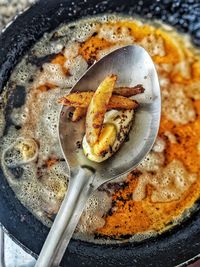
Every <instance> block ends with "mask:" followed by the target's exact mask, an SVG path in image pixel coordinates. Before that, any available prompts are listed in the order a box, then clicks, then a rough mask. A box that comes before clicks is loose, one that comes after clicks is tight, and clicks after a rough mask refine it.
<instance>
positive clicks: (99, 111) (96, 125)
mask: <svg viewBox="0 0 200 267" xmlns="http://www.w3.org/2000/svg"><path fill="white" fill-rule="evenodd" d="M116 80H117V76H116V75H110V76H107V77H106V78H105V79H104V80H103V81H102V82H101V83H100V85H99V87H98V88H97V90H96V91H95V93H94V95H93V97H92V100H91V102H90V104H89V107H88V109H87V114H86V139H87V142H88V144H90V145H91V146H93V145H94V144H95V143H96V142H97V141H98V138H99V136H100V133H101V129H102V126H103V120H104V116H105V113H106V110H107V106H108V103H109V101H110V98H111V96H112V92H113V89H114V86H115V82H116Z"/></svg>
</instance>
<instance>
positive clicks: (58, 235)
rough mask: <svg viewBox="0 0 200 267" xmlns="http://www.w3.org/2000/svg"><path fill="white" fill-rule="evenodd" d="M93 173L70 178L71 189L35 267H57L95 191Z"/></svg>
mask: <svg viewBox="0 0 200 267" xmlns="http://www.w3.org/2000/svg"><path fill="white" fill-rule="evenodd" d="M93 178H94V176H93V173H92V172H91V171H90V170H88V169H87V168H81V167H80V169H79V171H78V173H77V174H76V175H74V177H71V178H70V182H69V188H68V191H67V194H66V195H65V198H64V200H63V202H62V205H61V207H60V210H59V212H58V214H57V216H56V219H55V221H54V223H53V225H52V227H51V230H50V232H49V234H48V236H47V239H46V241H45V243H44V245H43V247H42V250H41V252H40V255H39V257H38V259H37V262H36V265H35V267H57V266H59V263H60V261H61V259H62V257H63V255H64V252H65V250H66V248H67V246H68V244H69V241H70V239H71V237H72V235H73V232H74V230H75V228H76V226H77V224H78V222H79V219H80V217H81V214H82V212H83V209H84V207H85V204H86V201H87V199H88V198H89V196H90V195H91V193H92V192H93V191H94V189H93V185H92V182H93Z"/></svg>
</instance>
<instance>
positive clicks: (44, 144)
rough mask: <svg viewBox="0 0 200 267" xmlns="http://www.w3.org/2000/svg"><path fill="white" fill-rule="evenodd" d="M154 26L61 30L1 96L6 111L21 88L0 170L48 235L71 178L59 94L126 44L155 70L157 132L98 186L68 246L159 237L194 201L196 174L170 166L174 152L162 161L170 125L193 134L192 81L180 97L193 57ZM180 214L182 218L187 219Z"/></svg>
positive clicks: (105, 23)
mask: <svg viewBox="0 0 200 267" xmlns="http://www.w3.org/2000/svg"><path fill="white" fill-rule="evenodd" d="M156 25H157V26H154V25H153V24H152V23H151V24H150V23H149V22H145V21H143V20H142V19H137V20H133V19H132V18H130V17H129V18H128V17H124V16H115V15H104V16H101V17H93V18H88V19H85V20H80V21H77V22H75V23H71V24H67V25H61V26H60V27H59V28H57V29H56V30H55V31H54V32H52V33H48V34H45V35H44V36H43V37H42V38H41V40H40V41H38V42H37V43H36V44H35V45H34V46H33V47H32V49H31V50H30V51H29V52H28V54H27V55H26V56H25V57H24V58H23V59H22V60H21V62H20V63H19V64H18V65H17V66H16V68H15V70H14V71H13V73H12V75H11V77H10V80H9V81H8V83H7V85H6V87H5V90H4V93H3V94H2V96H1V99H2V104H3V105H2V106H3V109H5V110H6V108H7V107H8V106H9V105H11V104H10V102H9V99H10V98H11V97H12V94H13V93H14V92H15V90H16V86H21V88H24V90H25V92H26V96H25V101H24V103H22V104H21V105H15V103H14V104H12V106H11V109H10V111H9V112H8V113H7V114H5V113H4V112H3V109H2V112H1V115H0V135H1V137H2V138H1V141H0V156H1V167H2V169H3V172H4V174H5V177H6V178H7V180H8V183H9V185H10V187H11V188H12V189H13V191H14V192H15V194H16V196H17V197H18V199H19V200H20V201H21V202H22V204H23V205H24V206H25V207H26V208H28V209H29V210H30V211H31V212H32V213H33V214H34V215H35V216H36V217H37V218H38V219H39V220H40V221H42V222H43V224H45V225H47V226H48V227H50V226H51V224H52V221H53V218H54V216H55V215H56V213H57V212H58V209H59V207H60V204H61V202H62V200H63V198H64V195H65V193H66V190H67V184H68V179H69V169H68V166H67V164H66V162H65V161H64V158H63V155H62V152H61V149H60V146H59V142H58V132H57V128H58V117H59V112H60V106H59V104H58V103H57V99H58V98H59V97H60V96H63V95H65V94H66V93H67V92H68V91H69V89H70V88H71V87H72V86H73V85H74V84H75V83H76V82H77V80H78V79H79V78H80V77H81V75H82V74H83V73H84V72H85V71H86V70H87V68H88V67H89V66H90V65H91V64H93V63H94V62H95V61H96V60H99V59H100V58H101V57H103V56H104V55H106V54H107V53H109V52H111V51H113V50H115V49H116V48H119V47H122V46H124V45H128V44H138V45H141V46H143V47H144V48H145V49H146V50H147V51H148V52H149V53H150V55H151V56H152V58H153V60H154V62H155V64H156V68H157V71H158V73H159V77H160V84H161V90H162V101H163V106H162V120H161V128H162V129H161V131H160V133H159V136H158V138H157V141H156V143H155V145H154V148H153V149H152V151H151V152H150V153H149V155H148V156H147V157H146V158H145V159H144V161H143V162H142V163H141V164H140V165H139V166H138V168H137V170H136V172H134V173H133V174H130V175H129V176H128V178H127V177H121V178H120V179H118V181H114V182H113V183H108V184H105V185H103V186H102V187H101V188H100V189H99V190H97V191H96V192H95V193H94V194H93V195H92V196H91V198H90V199H89V200H88V202H87V204H86V208H85V210H84V212H83V215H82V217H81V220H80V222H79V225H78V226H77V229H76V232H75V234H74V237H75V238H79V239H82V240H86V241H90V242H98V243H106V242H112V243H113V242H114V243H115V242H121V239H120V238H121V236H123V235H129V236H131V237H130V238H129V240H130V241H140V240H143V239H145V238H148V237H150V236H152V235H155V234H156V233H157V232H159V231H162V230H163V229H165V228H166V227H165V226H166V225H167V224H168V223H169V222H173V223H174V224H176V223H177V222H179V221H180V220H181V218H182V217H181V214H183V212H185V210H189V209H192V207H194V205H193V204H194V202H195V201H196V200H197V199H198V198H199V192H200V185H199V183H198V181H199V179H200V178H199V176H198V170H199V169H200V167H198V166H196V169H195V168H192V167H191V168H190V166H189V165H188V164H187V162H184V160H182V158H184V157H182V158H181V156H177V158H176V155H175V153H174V154H173V155H175V158H173V157H174V156H172V155H171V154H170V153H171V152H170V153H168V154H169V155H168V154H167V151H171V150H172V147H173V146H175V145H178V144H179V142H180V138H181V134H180V135H179V136H177V135H176V133H174V132H173V127H172V126H171V125H172V124H173V125H175V126H176V125H182V126H183V127H184V126H185V125H187V126H188V124H189V125H194V126H195V127H196V128H195V130H194V132H195V133H196V136H197V137H198V129H199V128H198V127H199V126H198V124H197V123H196V121H197V108H196V107H195V106H194V99H195V101H199V100H200V89H199V88H200V86H199V87H198V85H199V84H200V81H199V80H198V79H196V80H197V81H195V82H196V85H195V84H194V83H192V84H191V85H190V89H187V88H188V86H189V85H188V84H189V80H191V79H192V75H193V74H192V73H191V71H190V67H191V66H192V64H193V63H194V62H200V57H199V52H198V51H197V50H195V49H194V48H193V47H192V45H191V43H190V41H189V40H188V37H187V36H181V35H179V34H178V33H176V32H175V31H174V30H173V29H172V28H171V27H168V26H166V25H163V24H160V23H158V22H157V23H156ZM170 38H171V39H170ZM183 40H184V41H183ZM183 43H184V45H183ZM185 47H187V49H185ZM188 48H189V49H191V50H190V53H189V51H188ZM186 51H187V53H186ZM173 55H174V56H173ZM175 60H177V62H176V63H177V65H176V68H174V64H175ZM193 72H194V71H193ZM182 73H184V75H185V77H187V79H188V80H187V82H186V81H185V80H184V79H183V77H182V76H181V75H182ZM172 79H174V80H173V81H172ZM180 79H183V81H182V80H180ZM174 88H175V89H174ZM192 90H193V91H192ZM8 92H9V93H8ZM188 92H189V93H188ZM191 92H193V93H191ZM193 97H194V98H193ZM138 100H139V99H138ZM199 110H200V109H199ZM186 111H187V112H186ZM167 123H168V124H169V125H168V124H167ZM165 124H166V125H167V126H166V125H165ZM188 127H189V126H188ZM191 127H192V126H191ZM181 129H182V128H181ZM180 131H182V130H180ZM183 136H184V134H183ZM197 139H198V138H197ZM195 140H196V139H195ZM198 142H199V143H200V140H198ZM192 149H194V148H192ZM184 153H187V152H183V154H184ZM195 155H196V154H195ZM170 157H171V158H170ZM197 157H198V156H197ZM199 159H200V158H199ZM199 162H200V161H199ZM198 168H199V169H198ZM136 173H137V175H136ZM195 183H196V185H197V186H196V189H195V191H194V190H193V197H190V198H189V197H188V200H187V201H185V202H184V204H183V205H181V204H180V209H177V210H176V211H175V212H174V213H173V212H171V211H170V212H169V209H170V207H171V206H170V205H172V206H173V205H174V203H176V204H177V203H178V201H180V202H181V199H182V198H185V199H186V195H187V193H188V192H189V190H190V189H191V187H192V186H194V185H195ZM198 189H199V191H198ZM177 205H178V204H177ZM159 209H160V211H159V212H158V210H159ZM167 209H168V211H167ZM167 212H168V213H167ZM161 213H162V214H161ZM165 213H166V214H168V215H166V214H165ZM186 213H187V216H189V215H188V214H190V213H189V212H185V214H186ZM142 214H144V216H145V217H144V216H143V215H142ZM169 214H170V215H169ZM159 220H160V221H159ZM156 221H158V223H157V224H156ZM173 223H172V225H173ZM96 236H98V237H99V238H95V237H96ZM107 237H112V239H108V238H107Z"/></svg>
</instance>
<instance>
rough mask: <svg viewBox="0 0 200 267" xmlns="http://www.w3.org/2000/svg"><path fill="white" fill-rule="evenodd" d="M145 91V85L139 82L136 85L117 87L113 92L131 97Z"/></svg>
mask: <svg viewBox="0 0 200 267" xmlns="http://www.w3.org/2000/svg"><path fill="white" fill-rule="evenodd" d="M144 91H145V89H144V87H143V86H142V85H141V84H137V85H136V86H134V87H118V88H115V89H114V91H113V94H115V95H121V96H126V97H130V96H134V95H138V94H141V93H144Z"/></svg>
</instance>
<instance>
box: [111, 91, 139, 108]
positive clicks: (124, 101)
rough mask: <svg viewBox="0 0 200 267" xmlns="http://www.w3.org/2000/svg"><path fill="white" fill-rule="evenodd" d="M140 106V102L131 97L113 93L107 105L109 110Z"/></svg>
mask: <svg viewBox="0 0 200 267" xmlns="http://www.w3.org/2000/svg"><path fill="white" fill-rule="evenodd" d="M138 106H139V104H138V102H137V101H135V100H132V99H130V98H127V97H124V96H120V95H113V96H112V97H111V99H110V101H109V104H108V106H107V110H111V109H136V108H137V107H138Z"/></svg>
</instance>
